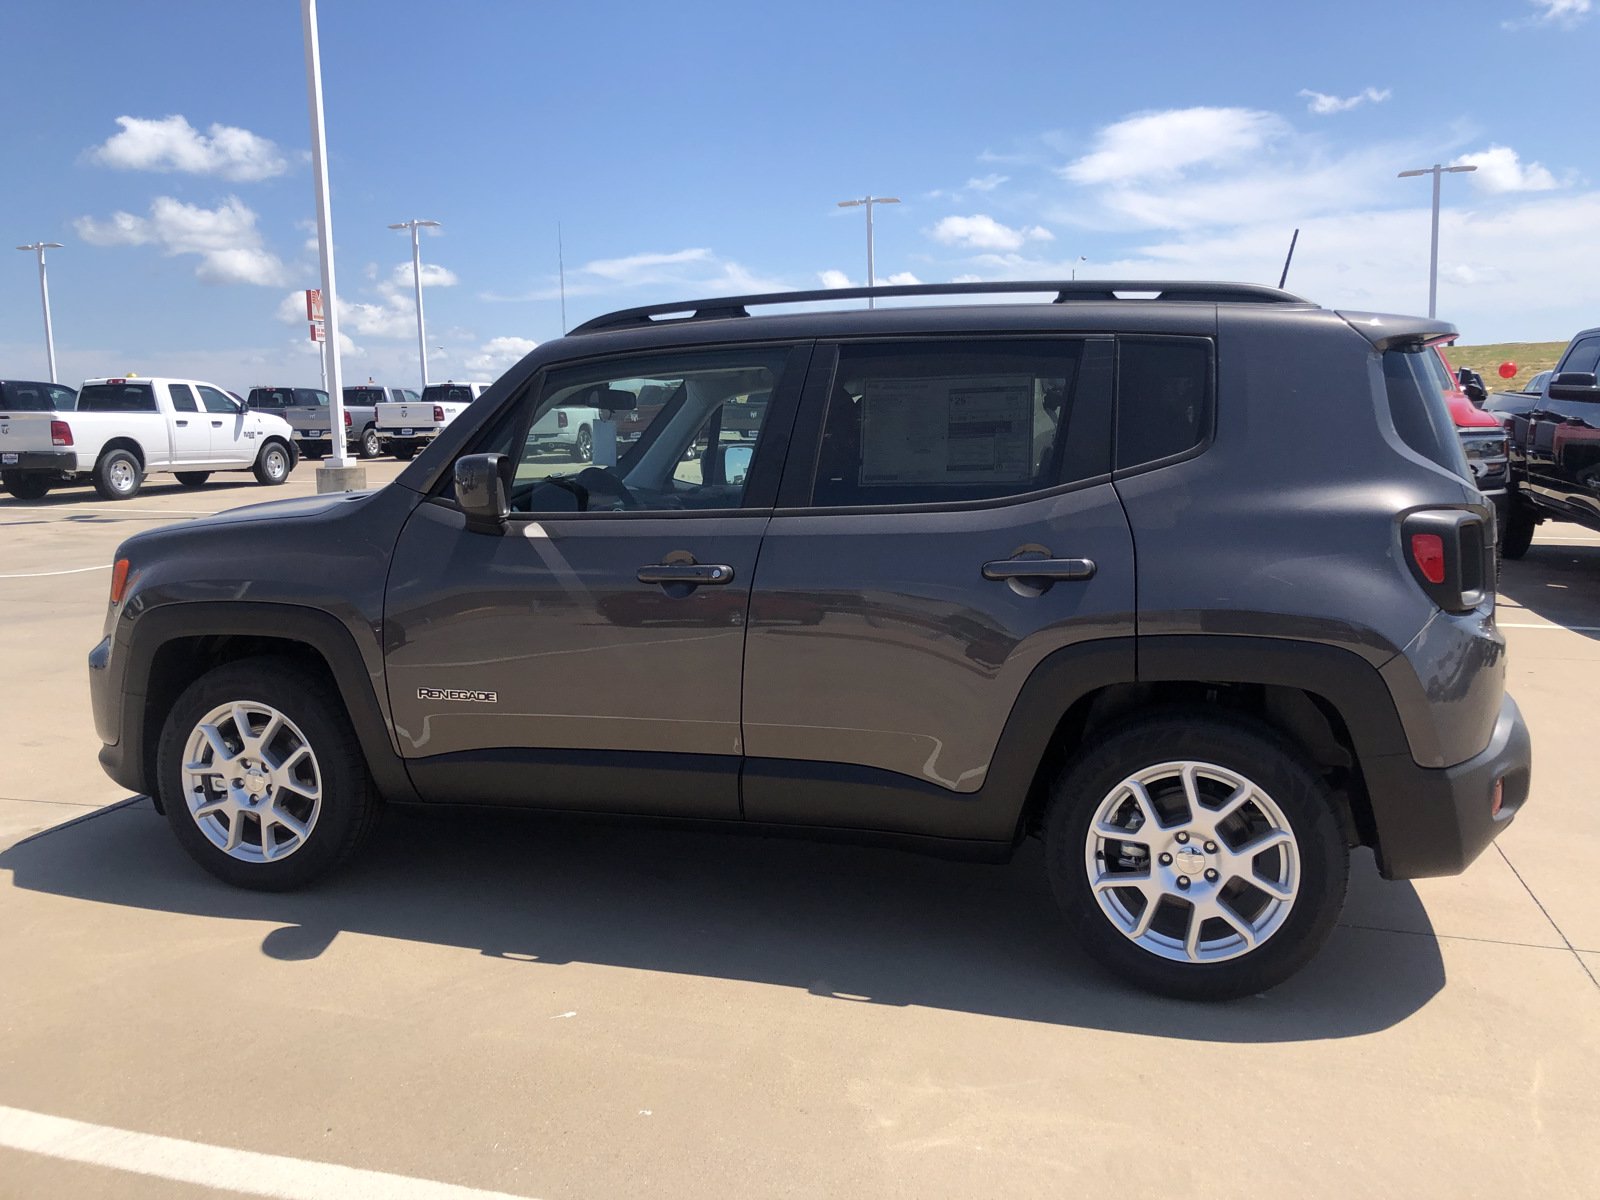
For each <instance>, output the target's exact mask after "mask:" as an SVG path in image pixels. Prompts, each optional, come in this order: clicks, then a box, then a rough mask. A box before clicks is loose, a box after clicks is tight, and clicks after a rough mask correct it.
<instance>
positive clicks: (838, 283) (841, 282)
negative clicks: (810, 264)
mask: <svg viewBox="0 0 1600 1200" xmlns="http://www.w3.org/2000/svg"><path fill="white" fill-rule="evenodd" d="M817 278H818V279H820V280H822V286H823V287H825V288H847V287H855V286H856V285H855V284H854V283H853V282H852V281H851V279H850V276H848V275H846V274H845V273H844V272H843V271H839V270H835V269H833V268H831V267H830V268H829V269H828V270H826V271H818V272H817Z"/></svg>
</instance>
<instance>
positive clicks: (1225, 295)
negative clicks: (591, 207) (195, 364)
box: [572, 279, 1315, 334]
mask: <svg viewBox="0 0 1600 1200" xmlns="http://www.w3.org/2000/svg"><path fill="white" fill-rule="evenodd" d="M1025 292H1055V293H1056V298H1055V300H1054V301H1053V303H1055V304H1073V303H1093V302H1096V301H1099V302H1109V301H1116V300H1124V299H1128V298H1129V296H1130V295H1132V296H1139V297H1144V298H1148V299H1151V300H1186V301H1189V302H1191V303H1197V304H1240V303H1245V304H1252V303H1253V304H1305V305H1310V304H1311V302H1310V301H1309V300H1306V299H1304V298H1303V297H1300V296H1296V295H1294V294H1293V293H1291V292H1285V291H1282V290H1281V289H1279V288H1275V287H1267V286H1265V285H1263V284H1258V283H1209V282H1205V281H1201V280H1170V279H1115V280H1111V279H1084V280H1070V279H1045V280H1039V279H1035V280H1022V281H1018V282H1006V283H911V284H895V285H893V286H889V287H853V288H818V289H815V290H813V291H807V292H764V293H762V294H760V295H756V296H719V297H716V298H714V299H709V300H680V301H678V302H677V303H674V304H646V305H643V306H642V307H639V308H623V309H619V310H617V311H616V312H611V313H606V314H605V315H604V316H599V317H594V318H593V319H591V320H588V321H585V322H584V323H583V324H582V325H579V326H578V327H577V328H576V329H574V330H572V333H573V334H580V333H599V332H601V331H602V330H609V329H629V328H634V327H636V326H640V325H652V324H655V323H656V322H657V318H661V317H666V318H670V319H671V320H675V321H719V320H724V319H726V318H729V317H748V316H749V315H750V311H749V310H750V309H751V308H752V307H755V306H758V305H763V304H813V303H816V302H818V301H827V300H865V299H867V298H868V297H871V298H873V299H875V300H884V299H893V298H896V297H902V296H993V295H1007V294H1021V293H1025ZM1312 307H1315V306H1314V305H1313V306H1312Z"/></svg>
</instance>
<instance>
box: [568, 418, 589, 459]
mask: <svg viewBox="0 0 1600 1200" xmlns="http://www.w3.org/2000/svg"><path fill="white" fill-rule="evenodd" d="M572 461H573V462H581V463H586V462H593V461H594V432H593V431H592V430H591V429H590V428H589V427H588V426H587V425H580V426H579V427H578V440H577V441H575V442H574V443H573V444H572Z"/></svg>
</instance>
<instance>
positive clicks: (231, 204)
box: [73, 196, 289, 287]
mask: <svg viewBox="0 0 1600 1200" xmlns="http://www.w3.org/2000/svg"><path fill="white" fill-rule="evenodd" d="M73 225H74V228H76V229H77V231H78V236H79V237H81V238H82V239H83V240H84V241H86V242H89V243H90V244H92V245H96V246H155V247H157V248H159V249H160V251H161V252H162V253H163V254H165V255H167V256H169V257H171V256H174V255H179V254H195V255H199V257H200V265H199V266H198V267H197V268H195V276H196V278H198V279H199V280H200V281H201V282H203V283H254V284H260V285H262V286H267V287H274V286H279V285H281V284H284V283H287V282H288V279H289V273H288V271H287V270H286V269H285V268H284V265H283V263H282V262H281V261H280V260H279V259H278V258H277V256H276V255H274V254H271V253H269V252H268V251H267V249H266V248H265V246H264V245H263V244H262V239H261V233H260V231H259V230H258V229H257V228H256V214H255V212H254V211H253V210H252V209H250V208H249V207H247V206H246V205H245V204H243V203H242V202H240V200H239V199H238V198H237V197H235V196H229V197H228V198H227V199H226V200H224V201H223V202H222V203H221V204H220V205H218V206H217V207H216V208H202V207H200V206H199V205H195V204H185V203H183V202H182V201H181V200H175V199H173V198H172V197H171V196H157V197H156V198H155V200H154V201H153V202H152V203H151V205H150V215H149V216H148V217H138V216H135V215H134V214H132V213H127V212H115V213H112V214H111V216H110V217H109V218H107V219H106V220H103V221H101V220H97V219H95V218H94V217H79V218H78V219H77V220H76V221H75V222H73Z"/></svg>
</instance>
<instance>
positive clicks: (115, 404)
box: [0, 376, 296, 500]
mask: <svg viewBox="0 0 1600 1200" xmlns="http://www.w3.org/2000/svg"><path fill="white" fill-rule="evenodd" d="M295 461H296V456H295V452H294V445H293V437H292V435H291V430H290V428H289V423H288V422H287V421H285V420H284V419H283V418H282V417H277V416H273V415H272V414H270V413H261V412H249V411H247V410H246V409H245V408H243V407H241V406H240V404H239V403H238V401H236V400H234V399H233V398H232V397H231V396H229V395H228V394H227V393H226V392H224V391H223V390H222V389H221V388H219V387H214V386H212V385H211V384H209V383H202V382H200V381H199V380H195V379H163V378H156V379H139V378H134V377H131V376H130V377H128V378H124V379H90V380H88V381H86V382H85V383H84V385H83V386H82V387H81V388H80V389H79V390H78V397H77V405H76V407H75V408H74V409H73V411H72V412H70V413H50V412H17V413H10V414H8V415H7V416H6V417H5V418H4V419H3V420H0V472H3V475H4V484H5V489H6V491H8V492H10V493H11V495H13V496H16V497H18V498H19V499H24V500H34V499H37V498H39V497H40V496H43V495H44V494H45V493H46V492H48V491H49V490H50V489H51V488H52V487H55V486H56V485H58V484H62V483H72V482H75V481H76V480H78V479H79V478H81V477H87V478H88V479H89V480H90V481H92V482H93V484H94V487H95V490H96V491H97V492H99V493H100V495H101V496H102V497H104V498H105V499H107V500H126V499H129V498H130V497H132V496H135V495H137V494H138V492H139V489H140V488H141V487H142V486H143V485H144V480H145V477H146V476H147V475H149V474H150V473H151V472H158V471H159V472H171V473H172V474H174V475H176V476H177V479H178V482H179V483H181V484H183V485H184V486H185V487H198V486H200V485H201V484H202V483H204V482H205V481H206V480H207V479H208V478H209V477H210V475H211V474H212V472H214V471H254V472H255V476H256V479H257V480H258V481H259V482H261V483H265V484H279V483H282V482H283V481H284V480H285V479H287V478H288V477H289V472H290V471H292V470H293V469H294V464H295Z"/></svg>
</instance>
